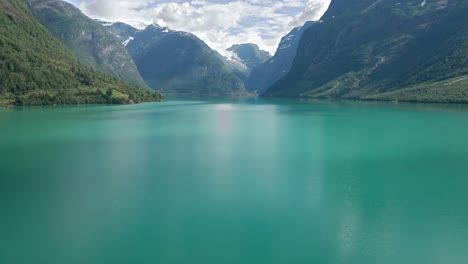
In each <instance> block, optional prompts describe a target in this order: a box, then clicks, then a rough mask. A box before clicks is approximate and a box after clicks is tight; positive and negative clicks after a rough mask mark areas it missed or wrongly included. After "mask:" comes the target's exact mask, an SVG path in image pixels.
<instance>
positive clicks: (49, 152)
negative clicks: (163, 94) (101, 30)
mask: <svg viewBox="0 0 468 264" xmlns="http://www.w3.org/2000/svg"><path fill="white" fill-rule="evenodd" d="M467 136H468V107H462V106H458V107H457V106H451V107H444V106H430V105H426V106H420V105H402V104H400V105H395V104H375V103H346V102H341V103H331V102H308V103H305V102H295V101H291V102H285V101H261V100H247V101H229V100H225V101H223V100H219V101H170V102H166V103H161V104H142V105H134V106H91V107H71V108H22V109H0V263H5V264H16V263H28V264H36V263H47V264H68V263H76V264H116V263H136V264H140V263H151V264H154V263H162V264H165V263H168V264H171V263H175V264H178V263H180V264H190V263H193V264H211V263H216V264H218V263H223V264H230V263H235V264H250V263H256V264H262V263H265V264H267V263H268V264H270V263H272V264H274V263H294V264H301V263H307V264H310V263H353V264H354V263H356V264H367V263H368V264H376V263H389V264H390V263H392V264H394V263H402V264H405V263H426V264H427V263H429V264H432V263H434V264H440V263H444V264H451V263H467V261H468V250H467V249H468V138H467Z"/></svg>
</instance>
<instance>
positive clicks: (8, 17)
mask: <svg viewBox="0 0 468 264" xmlns="http://www.w3.org/2000/svg"><path fill="white" fill-rule="evenodd" d="M0 25H1V26H0V105H12V104H16V105H54V104H55V105H60V104H91V103H92V104H96V103H133V102H135V103H136V102H143V101H160V100H162V97H161V95H160V94H158V93H155V92H150V91H148V90H144V89H142V88H138V87H136V86H132V85H128V84H125V83H124V82H122V81H119V80H117V79H115V78H113V77H111V76H109V75H106V74H103V73H101V72H98V71H96V70H94V69H93V68H92V67H89V66H86V65H84V64H82V63H80V62H79V61H78V60H77V59H76V57H75V56H73V55H72V54H71V53H70V52H69V50H67V49H66V48H65V47H64V46H63V45H62V43H60V41H59V40H58V39H57V38H55V37H54V36H53V35H52V34H51V33H50V32H49V31H48V30H47V29H46V28H45V27H43V26H42V25H41V24H40V23H39V22H38V21H37V20H36V18H34V16H33V15H32V14H31V12H30V11H29V10H28V9H27V7H26V5H25V4H24V3H23V2H21V1H20V0H0Z"/></svg>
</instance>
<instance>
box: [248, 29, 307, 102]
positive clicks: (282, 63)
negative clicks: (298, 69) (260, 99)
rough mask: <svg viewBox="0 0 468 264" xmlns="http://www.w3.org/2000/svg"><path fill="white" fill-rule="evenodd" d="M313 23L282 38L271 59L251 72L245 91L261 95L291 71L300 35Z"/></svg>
mask: <svg viewBox="0 0 468 264" xmlns="http://www.w3.org/2000/svg"><path fill="white" fill-rule="evenodd" d="M315 23H316V22H312V21H309V22H307V23H305V24H304V25H303V26H302V27H297V28H294V29H293V30H292V31H291V32H289V33H288V34H287V35H286V36H284V37H283V38H282V39H281V42H280V44H279V46H278V49H277V50H276V53H275V55H274V56H273V58H271V59H269V60H267V61H266V62H264V63H262V64H260V65H258V66H257V67H255V68H254V69H253V70H252V73H251V74H250V77H249V80H248V82H247V89H248V90H249V91H252V92H255V93H258V94H262V93H264V92H265V91H266V90H267V89H268V88H269V87H270V86H272V85H273V84H274V83H275V82H277V81H279V80H280V79H281V78H283V77H284V76H285V75H286V74H287V73H288V72H289V70H290V69H291V66H292V64H293V61H294V58H295V57H296V52H297V47H298V46H299V41H300V40H301V37H302V34H303V33H304V32H305V31H306V30H307V29H309V28H310V27H312V26H313V25H314V24H315Z"/></svg>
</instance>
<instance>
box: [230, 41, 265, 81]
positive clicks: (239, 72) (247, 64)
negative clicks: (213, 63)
mask: <svg viewBox="0 0 468 264" xmlns="http://www.w3.org/2000/svg"><path fill="white" fill-rule="evenodd" d="M227 51H229V52H230V53H231V55H230V56H229V57H227V58H226V57H224V58H223V60H224V62H225V64H226V67H227V68H228V70H229V71H230V72H232V73H234V75H236V76H237V77H239V78H240V79H241V80H242V81H244V83H247V80H248V79H249V76H250V73H251V72H252V69H254V68H255V67H257V66H258V65H260V64H262V63H264V62H265V61H267V60H268V59H270V58H271V55H270V53H268V52H266V51H263V50H260V48H259V47H258V46H257V45H256V44H251V43H247V44H236V45H233V46H231V47H230V48H228V49H227Z"/></svg>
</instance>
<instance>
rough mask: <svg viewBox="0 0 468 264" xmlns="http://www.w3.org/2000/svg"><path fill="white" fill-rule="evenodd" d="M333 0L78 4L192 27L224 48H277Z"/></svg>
mask: <svg viewBox="0 0 468 264" xmlns="http://www.w3.org/2000/svg"><path fill="white" fill-rule="evenodd" d="M69 1H71V0H69ZM75 1H76V0H75ZM330 1H331V0H281V1H274V0H244V1H241V0H235V1H226V0H224V1H220V0H218V1H214V0H192V1H185V2H184V1H180V0H172V1H162V0H133V1H130V0H124V1H115V0H87V1H81V2H80V3H79V7H80V8H81V9H82V10H83V12H84V13H85V14H87V15H89V16H90V17H93V18H98V19H103V20H108V21H122V22H127V23H152V22H154V23H157V24H159V25H161V26H167V27H169V28H171V29H174V30H180V31H187V32H191V33H194V34H195V35H197V36H198V37H200V38H201V39H203V40H204V41H205V42H206V43H207V44H208V45H209V46H210V47H212V48H214V49H216V50H218V51H220V52H222V51H223V50H224V49H226V48H228V47H229V46H231V45H232V44H238V43H256V44H258V45H259V46H260V47H261V48H262V49H265V50H267V51H269V52H271V53H273V52H274V51H275V50H276V47H277V45H278V42H279V41H280V39H281V37H283V36H284V35H285V34H286V33H287V32H288V31H290V30H291V29H292V28H293V27H296V26H301V25H302V24H304V23H305V22H306V21H310V20H318V19H320V17H321V16H322V15H323V13H324V12H325V11H326V9H327V8H328V6H329V4H330Z"/></svg>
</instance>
